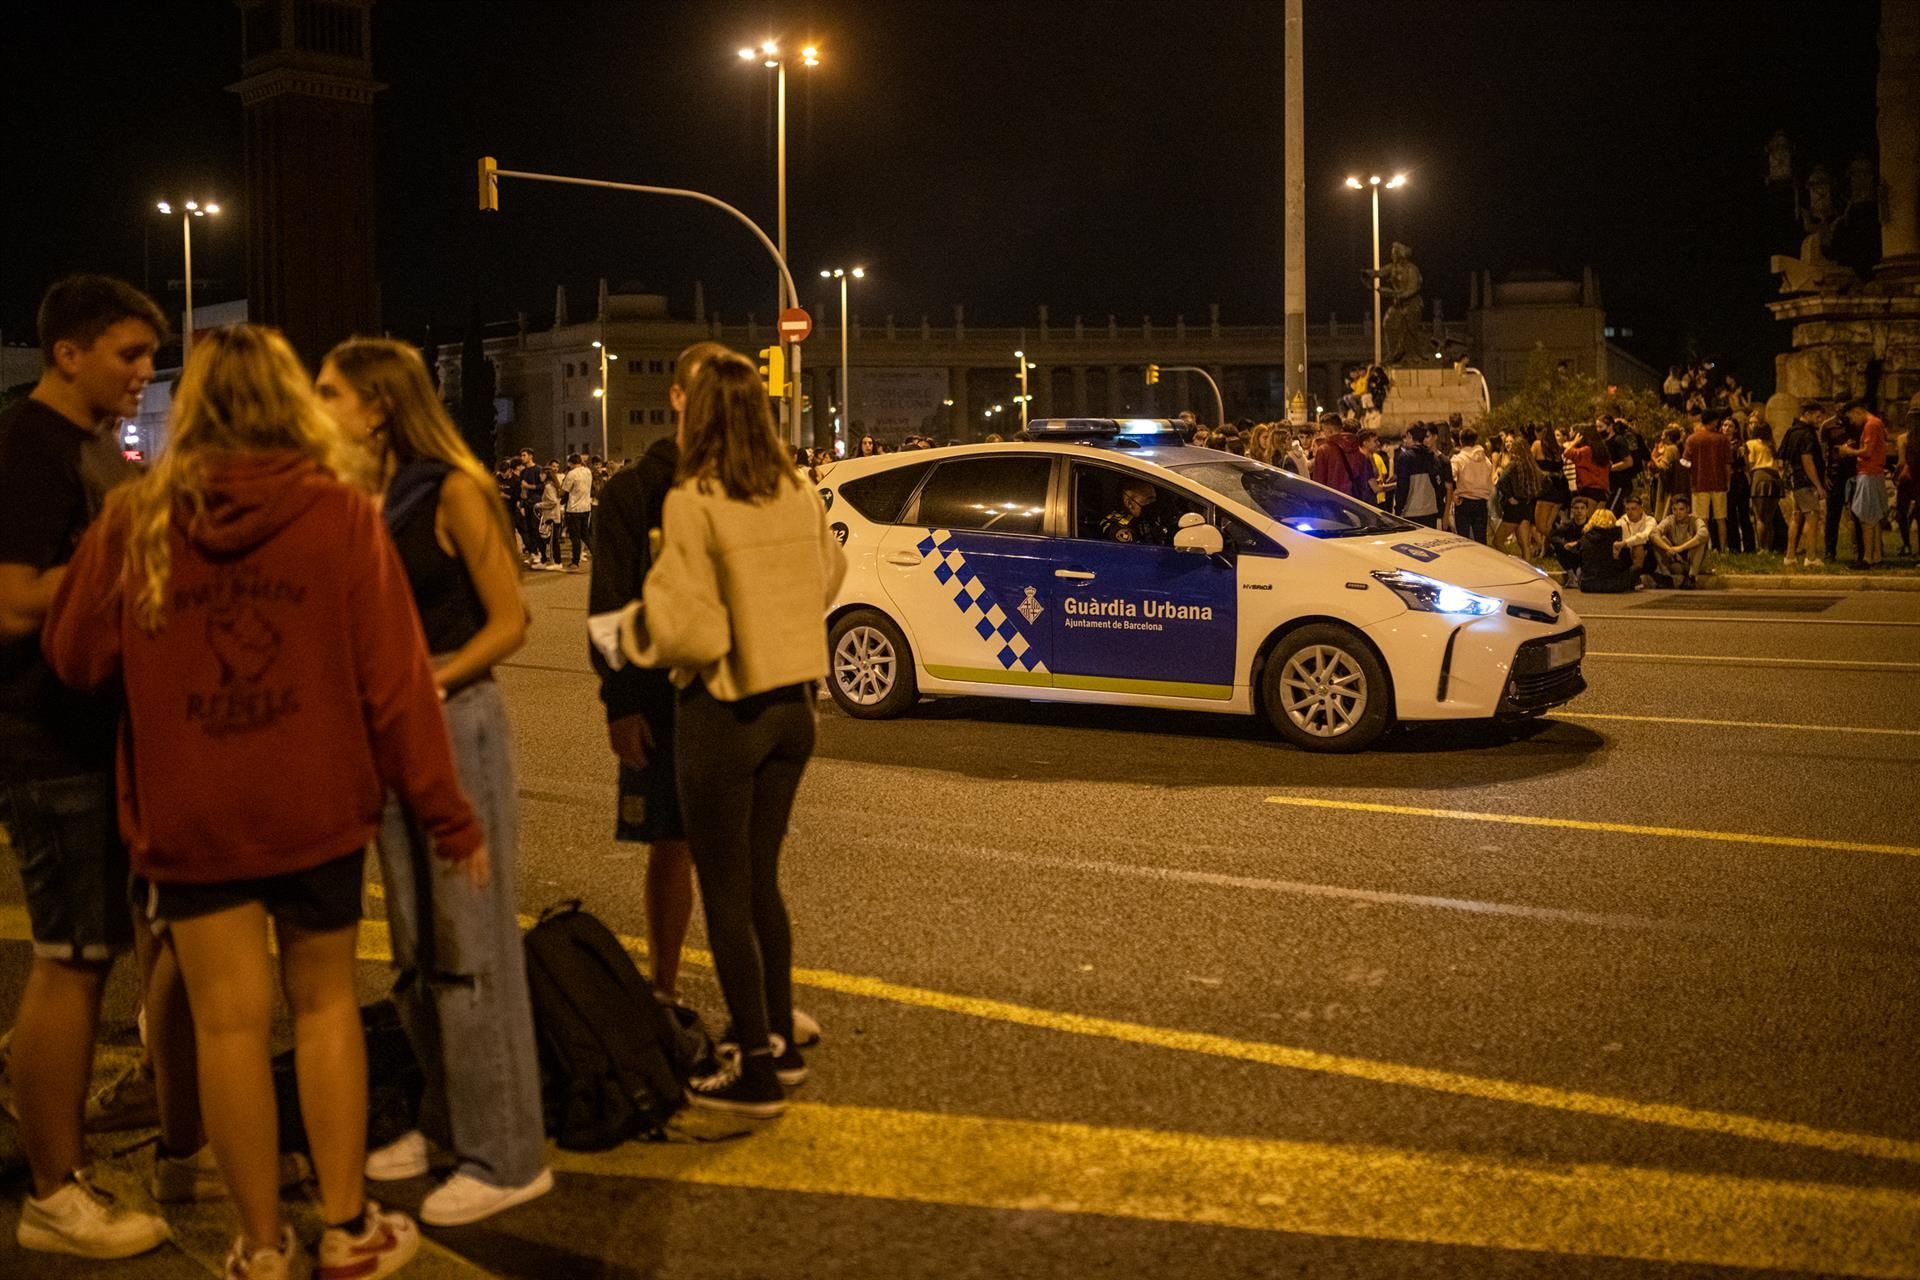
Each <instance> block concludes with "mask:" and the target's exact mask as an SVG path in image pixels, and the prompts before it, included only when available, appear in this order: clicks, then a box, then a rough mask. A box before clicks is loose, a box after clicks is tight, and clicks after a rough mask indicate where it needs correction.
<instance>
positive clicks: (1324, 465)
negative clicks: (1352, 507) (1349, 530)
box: [1311, 415, 1373, 502]
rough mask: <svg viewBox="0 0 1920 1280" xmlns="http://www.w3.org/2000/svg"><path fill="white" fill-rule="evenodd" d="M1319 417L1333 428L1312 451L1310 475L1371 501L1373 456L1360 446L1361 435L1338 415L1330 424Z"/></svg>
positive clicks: (1320, 481) (1316, 479)
mask: <svg viewBox="0 0 1920 1280" xmlns="http://www.w3.org/2000/svg"><path fill="white" fill-rule="evenodd" d="M1329 416H1331V415H1329ZM1320 421H1321V422H1322V423H1323V424H1326V425H1331V426H1333V427H1335V428H1336V429H1335V431H1334V432H1333V434H1332V435H1329V436H1328V437H1327V438H1326V441H1325V443H1323V444H1322V445H1321V446H1320V448H1319V449H1318V450H1317V451H1315V453H1314V455H1313V475H1312V477H1311V479H1312V480H1313V482H1314V483H1315V484H1323V485H1325V486H1327V488H1329V489H1338V490H1339V491H1340V492H1342V493H1344V494H1347V495H1349V496H1351V497H1355V498H1359V499H1361V500H1362V501H1366V502H1371V501H1373V460H1372V459H1370V458H1368V457H1367V455H1366V452H1365V451H1364V450H1362V449H1361V448H1360V437H1359V436H1357V435H1355V434H1354V433H1353V429H1352V428H1351V427H1349V426H1348V425H1347V424H1346V423H1344V422H1342V421H1340V420H1339V419H1338V418H1335V419H1333V421H1332V422H1331V423H1330V424H1329V423H1328V420H1327V418H1324V417H1323V418H1321V419H1320Z"/></svg>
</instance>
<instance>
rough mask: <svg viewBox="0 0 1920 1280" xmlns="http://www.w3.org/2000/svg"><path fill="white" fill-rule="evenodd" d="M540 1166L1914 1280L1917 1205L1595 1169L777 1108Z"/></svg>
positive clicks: (1852, 1191) (1875, 1193)
mask: <svg viewBox="0 0 1920 1280" xmlns="http://www.w3.org/2000/svg"><path fill="white" fill-rule="evenodd" d="M555 1167H556V1168H558V1169H560V1170H563V1171H567V1170H571V1171H576V1172H580V1173H592V1174H594V1175H598V1176H602V1177H605V1176H609V1175H613V1176H626V1177H633V1178H646V1179H658V1180H662V1181H670V1182H680V1183H699V1184H704V1185H711V1186H727V1187H740V1188H747V1189H752V1190H766V1191H779V1192H795V1193H810V1194H816V1195H835V1196H850V1197H861V1198H868V1199H881V1200H899V1201H912V1202H917V1203H923V1204H938V1205H957V1206H968V1207H974V1208H984V1209H1000V1210H1020V1211H1043V1212H1050V1213H1070V1214H1098V1215H1105V1216H1109V1217H1119V1218H1131V1219H1140V1220H1147V1221H1157V1222H1172V1223H1181V1224H1188V1225H1206V1226H1218V1227H1233V1228H1240V1229H1246V1230H1256V1231H1279V1232H1293V1233H1300V1234H1306V1235H1314V1236H1335V1237H1348V1238H1357V1239H1367V1240H1395V1241H1405V1242H1413V1243H1420V1244H1438V1245H1454V1246H1466V1247H1473V1248H1484V1249H1510V1250H1522V1251H1528V1252H1536V1253H1543V1254H1552V1255H1561V1256H1580V1257H1614V1258H1632V1259H1642V1260H1646V1261H1653V1262H1665V1263H1692V1264H1703V1265H1709V1266H1730V1267H1764V1268H1780V1269H1785V1270H1804V1271H1808V1272H1813V1273H1817V1274H1821V1275H1848V1276H1883V1277H1909V1278H1912V1277H1920V1250H1916V1248H1915V1244H1914V1242H1915V1241H1916V1240H1920V1195H1916V1194H1915V1193H1912V1192H1907V1191H1894V1190H1883V1189H1867V1188H1855V1187H1844V1186H1837V1185H1831V1184H1824V1183H1795V1182H1781V1181H1771V1180H1764V1179H1756V1178H1742V1177H1731V1176H1722V1175H1715V1174H1700V1173H1675V1172H1670V1171H1666V1170H1657V1169H1641V1168H1631V1167H1625V1166H1619V1165H1604V1164H1546V1163H1535V1162H1522V1161H1503V1160H1494V1159H1488V1158H1484V1157H1478V1156H1459V1155H1446V1154H1438V1153H1429V1152H1417V1151H1402V1150H1396V1149H1391V1148H1383V1147H1368V1146H1338V1145H1332V1144H1326V1143H1317V1142H1302V1141H1291V1140H1276V1139H1248V1138H1226V1137H1214V1136H1209V1135H1201V1134H1192V1133H1177V1132H1166V1131H1160V1130H1145V1129H1125V1128H1103V1127H1096V1126H1090V1125H1082V1124H1060V1123H1042V1122H1035V1121H1024V1120H1005V1119H995V1118H989V1117H984V1116H961V1115H944V1114H936V1113H930V1112H915V1111H897V1110H889V1109H884V1108H876V1107H853V1106H821V1105H808V1104H796V1105H794V1106H791V1107H789V1109H788V1111H787V1114H786V1116H785V1117H784V1118H782V1119H781V1120H779V1121H777V1122H774V1123H770V1124H766V1125H762V1126H760V1127H759V1128H758V1129H757V1130H756V1131H755V1132H754V1133H753V1135H752V1136H751V1137H750V1138H748V1139H746V1140H744V1141H737V1142H704V1143H658V1144H646V1143H629V1144H628V1145H626V1146H624V1147H620V1148H618V1149H616V1150H614V1151H610V1152H604V1153H596V1154H592V1155H580V1154H573V1153H569V1152H557V1153H556V1155H555Z"/></svg>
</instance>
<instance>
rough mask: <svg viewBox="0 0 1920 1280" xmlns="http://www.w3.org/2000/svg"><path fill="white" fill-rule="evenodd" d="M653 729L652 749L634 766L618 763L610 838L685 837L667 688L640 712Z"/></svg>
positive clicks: (650, 840)
mask: <svg viewBox="0 0 1920 1280" xmlns="http://www.w3.org/2000/svg"><path fill="white" fill-rule="evenodd" d="M643 714H645V716H646V717H647V727H648V728H649V729H651V730H653V750H652V751H650V752H648V753H647V763H646V764H645V765H644V766H643V767H641V768H638V769H635V768H634V767H632V766H631V765H627V764H622V765H621V766H620V808H619V811H618V812H617V813H616V814H615V815H614V826H613V838H614V839H616V840H626V841H631V842H634V843H638V844H657V843H659V842H660V841H662V840H685V839H686V838H687V825H686V822H685V821H684V820H683V819H682V818H681V816H680V785H679V782H678V779H677V778H676V776H675V772H674V756H675V751H674V736H675V731H674V725H675V722H676V721H677V720H678V718H679V717H678V716H676V715H675V713H674V698H673V692H672V689H671V688H669V689H668V691H667V696H666V698H665V699H664V700H660V701H656V702H655V703H654V705H651V706H649V707H648V708H647V710H646V711H645V712H644V713H643Z"/></svg>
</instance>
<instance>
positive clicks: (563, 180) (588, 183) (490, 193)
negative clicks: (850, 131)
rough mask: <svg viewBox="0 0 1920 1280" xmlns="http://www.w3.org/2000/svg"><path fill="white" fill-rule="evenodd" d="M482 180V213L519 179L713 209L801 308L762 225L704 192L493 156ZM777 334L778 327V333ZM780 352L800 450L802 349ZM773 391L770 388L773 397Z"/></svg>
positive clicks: (495, 207) (788, 346)
mask: <svg viewBox="0 0 1920 1280" xmlns="http://www.w3.org/2000/svg"><path fill="white" fill-rule="evenodd" d="M479 177H480V190H479V195H480V209H481V212H483V213H498V212H499V211H500V179H502V178H519V179H521V180H523V181H526V182H557V183H559V184H561V185H562V186H569V187H599V188H601V189H602V190H606V191H637V192H639V193H640V194H641V195H649V196H676V197H679V198H680V199H683V200H698V201H699V202H700V203H701V204H706V205H712V206H713V207H714V208H716V209H719V210H721V211H723V212H725V213H728V214H731V215H732V216H733V217H734V218H735V219H736V220H738V221H739V222H740V223H741V224H742V225H743V226H745V227H746V228H747V230H749V231H751V232H753V235H754V238H755V239H756V240H758V241H759V242H760V246H761V247H762V248H763V249H765V250H766V251H767V252H768V254H770V255H771V256H772V257H773V262H774V265H775V266H777V267H778V268H780V282H781V283H782V284H783V285H785V286H786V289H787V301H788V305H789V306H794V307H797V306H799V305H800V290H799V289H798V288H797V287H795V285H794V283H793V273H792V272H791V271H789V270H787V260H786V258H784V257H783V256H781V253H780V250H779V248H778V247H777V246H776V245H775V244H774V243H773V241H772V240H771V239H770V238H769V237H768V235H767V233H766V232H765V231H762V230H761V229H760V224H759V223H757V222H755V221H754V220H753V219H752V218H749V217H748V216H747V215H746V214H744V213H742V212H740V211H739V210H738V209H736V208H734V207H733V206H732V205H730V204H728V203H727V202H726V201H725V200H722V199H720V198H719V197H718V196H710V195H708V194H707V193H706V192H704V191H688V190H686V189H684V188H681V187H650V186H645V185H642V184H641V183H637V182H608V181H606V180H604V179H601V178H569V177H565V176H563V175H561V174H556V173H528V172H525V171H523V170H519V169H502V168H501V167H500V166H499V164H498V163H497V162H496V161H495V160H494V158H493V157H492V156H482V157H480V167H479ZM778 331H779V330H778V326H777V325H776V326H775V332H776V333H777V332H778ZM777 349H778V350H779V351H780V352H781V353H782V354H783V355H784V356H785V357H786V358H785V359H784V360H783V361H782V362H781V363H782V368H781V373H782V374H783V375H784V377H785V380H786V385H785V387H784V388H783V390H784V391H785V393H786V396H787V401H788V409H787V421H788V423H789V424H790V425H791V426H792V428H793V436H794V438H793V441H792V443H793V444H794V445H795V446H796V447H797V446H798V445H800V444H801V443H802V441H801V439H800V435H801V431H802V427H801V422H800V417H801V414H800V401H799V397H798V395H797V394H796V392H795V388H796V387H797V386H798V385H799V382H800V346H799V344H798V343H782V344H781V346H780V347H779V348H777ZM769 372H771V369H769ZM771 390H772V389H771V388H769V392H770V393H771Z"/></svg>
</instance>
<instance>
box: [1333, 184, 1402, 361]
mask: <svg viewBox="0 0 1920 1280" xmlns="http://www.w3.org/2000/svg"><path fill="white" fill-rule="evenodd" d="M1347 185H1348V186H1349V187H1352V188H1353V189H1354V190H1355V191H1360V190H1368V191H1371V192H1373V362H1374V363H1375V364H1379V363H1380V188H1381V187H1383V186H1384V187H1386V188H1387V189H1388V190H1389V191H1391V190H1393V189H1394V188H1396V187H1404V186H1406V185H1407V175H1406V174H1404V173H1396V174H1394V175H1393V177H1391V178H1389V179H1385V180H1384V181H1383V180H1382V179H1381V177H1380V175H1379V174H1377V173H1376V174H1374V175H1373V176H1372V177H1370V178H1368V179H1367V180H1366V182H1365V183H1362V182H1361V181H1360V179H1358V178H1355V177H1348V179H1347Z"/></svg>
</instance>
